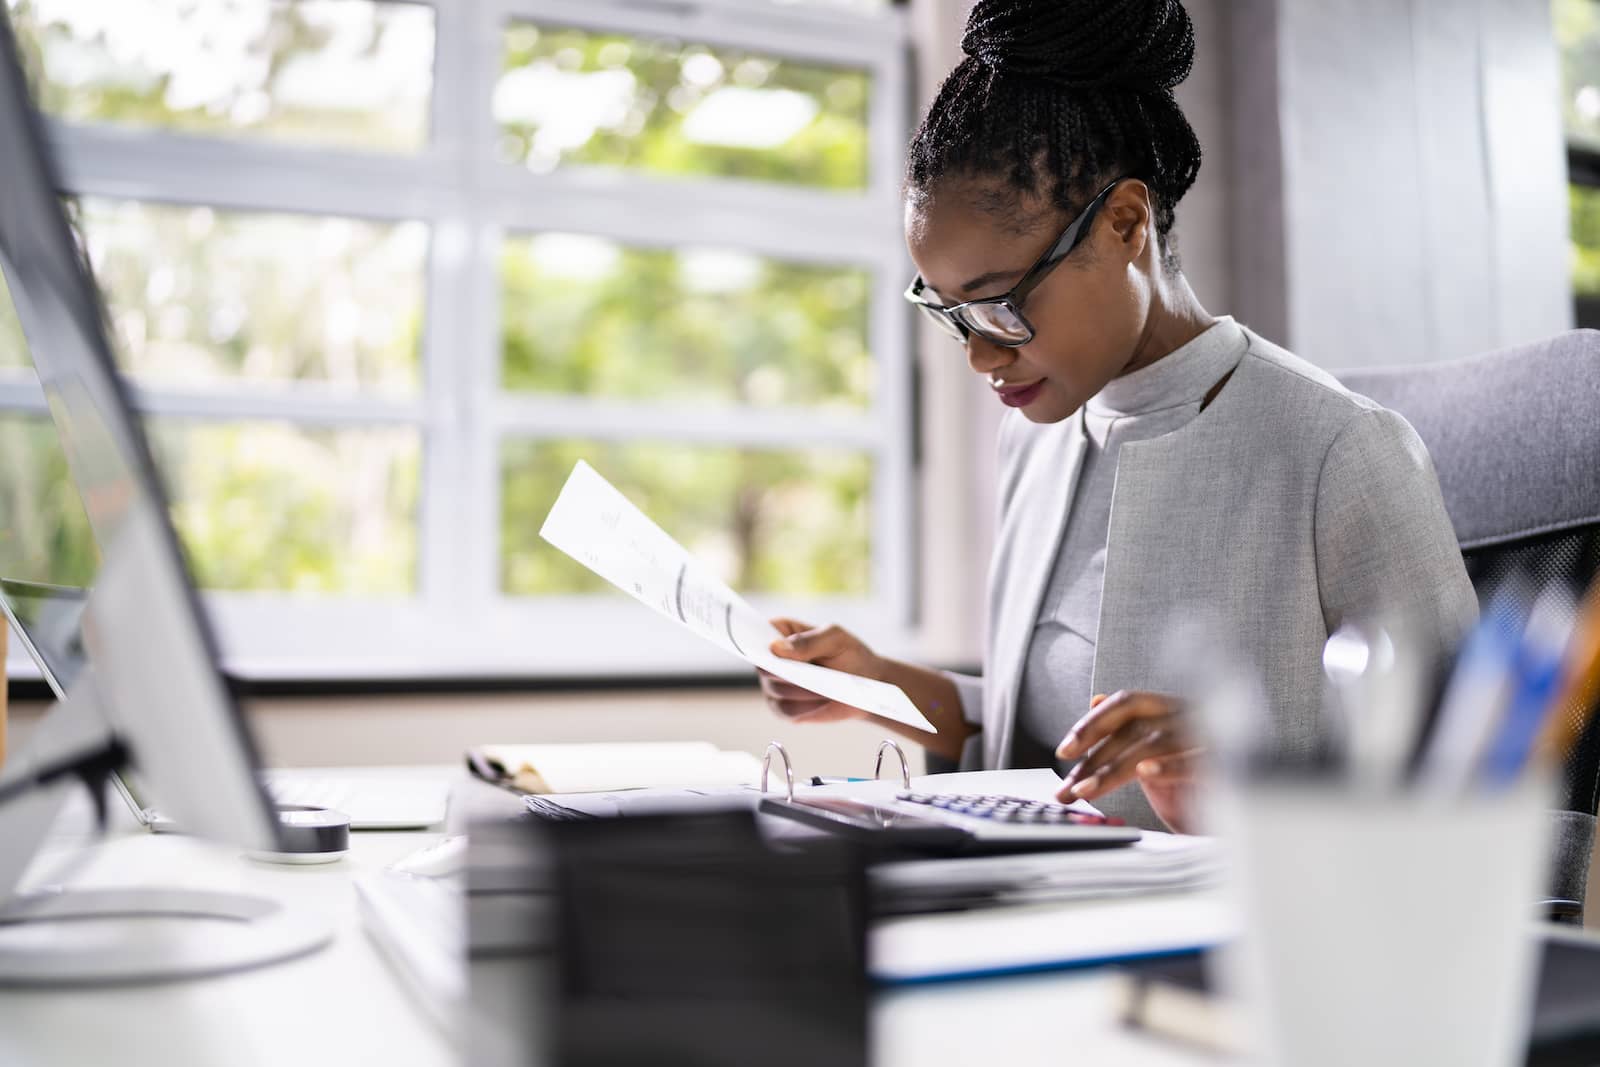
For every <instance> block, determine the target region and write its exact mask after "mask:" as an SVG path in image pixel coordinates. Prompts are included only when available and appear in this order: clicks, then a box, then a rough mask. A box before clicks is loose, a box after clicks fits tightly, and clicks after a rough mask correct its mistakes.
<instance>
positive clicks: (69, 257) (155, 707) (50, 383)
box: [0, 5, 278, 849]
mask: <svg viewBox="0 0 1600 1067" xmlns="http://www.w3.org/2000/svg"><path fill="white" fill-rule="evenodd" d="M0 175H3V178H0V278H3V281H4V285H5V290H6V293H7V294H8V295H7V300H6V304H7V309H6V314H7V316H8V318H7V319H4V320H0V338H4V340H0V344H5V345H8V346H10V347H9V350H8V351H9V353H10V354H9V357H7V356H6V355H5V354H3V353H0V359H5V358H9V364H10V365H7V364H6V363H0V411H6V412H8V415H7V417H8V418H11V419H13V420H14V421H16V422H18V423H19V424H20V425H22V426H24V427H25V429H24V430H23V431H20V432H22V433H24V434H29V435H34V440H35V442H36V444H37V448H36V449H35V450H34V453H33V456H34V458H31V459H29V458H25V459H24V460H23V463H24V464H27V466H26V467H24V466H23V465H21V464H19V465H17V466H16V467H15V468H13V467H12V466H9V465H8V464H7V462H6V460H4V459H0V478H4V479H5V480H6V481H7V483H8V484H6V485H5V487H4V488H3V489H0V500H4V501H5V502H6V503H7V508H6V512H5V515H6V516H7V518H6V519H4V520H3V521H4V523H5V525H6V527H7V529H8V530H9V531H11V534H10V537H9V540H8V542H7V543H8V544H9V546H10V550H11V551H12V552H13V553H14V554H15V556H16V558H17V559H19V560H22V561H24V563H25V564H26V565H27V566H28V567H31V568H32V570H31V572H30V573H22V574H4V572H3V571H0V577H6V578H10V579H14V580H27V579H29V578H32V579H33V580H34V581H36V582H38V583H40V584H59V585H67V586H78V587H81V588H87V589H88V590H89V594H88V597H87V600H86V603H85V604H84V607H83V611H82V614H81V626H80V628H79V629H80V632H81V634H82V641H83V649H84V650H85V651H86V652H87V662H88V667H89V669H87V670H84V671H82V672H80V674H79V684H85V681H84V680H85V679H89V680H90V681H92V684H93V686H94V696H95V701H94V703H95V705H96V706H97V707H98V708H99V709H100V712H101V714H103V715H104V717H105V718H106V719H107V721H108V724H109V726H110V727H111V729H112V730H113V731H114V732H115V733H116V734H117V735H118V736H120V737H121V738H122V740H123V742H124V744H125V745H127V747H128V748H129V750H130V751H131V752H132V753H133V759H134V761H135V763H136V764H137V766H138V768H139V770H140V772H141V777H142V779H143V780H144V781H145V783H146V784H147V785H148V786H149V788H150V791H151V793H152V794H153V799H154V800H155V801H156V802H157V803H159V804H160V806H161V807H162V808H163V810H164V811H165V812H166V813H167V814H169V815H171V816H172V817H173V818H175V819H176V820H177V821H178V822H179V823H180V824H182V825H183V826H184V827H185V828H186V829H187V830H189V831H190V832H192V833H195V834H198V835H201V836H207V837H215V838H220V839H224V840H230V841H234V842H237V843H240V844H244V845H246V846H248V847H252V848H264V849H271V848H274V847H275V846H276V844H277V842H278V834H277V830H276V819H275V817H274V816H273V814H272V810H271V807H270V805H269V803H268V801H267V798H266V794H265V793H264V791H263V790H262V788H261V786H260V783H259V782H258V781H257V780H256V776H255V769H256V767H257V765H258V761H257V758H256V750H255V745H254V743H253V740H252V738H251V736H250V732H249V730H248V728H247V726H246V723H245V721H244V719H243V717H242V716H241V715H240V713H239V710H238V708H237V707H236V706H235V704H234V702H233V699H232V696H231V694H230V693H229V691H228V688H227V686H226V684H225V683H224V680H223V678H222V675H221V672H220V671H219V669H218V666H217V664H218V656H217V650H216V643H215V641H214V639H213V637H212V634H211V631H210V629H209V627H208V624H207V620H206V618H205V615H204V613H203V611H202V609H201V605H200V601H199V598H198V596H197V595H196V593H195V590H194V586H193V583H192V581H191V579H190V576H189V571H188V567H187V565H186V563H185V561H184V558H183V554H182V552H181V550H180V548H179V545H178V540H177V535H176V534H175V533H174V531H173V529H172V524H171V521H170V519H169V517H168V507H167V501H166V496H165V493H164V491H163V489H162V486H161V483H160V481H159V479H158V478H157V476H156V471H155V463H154V460H153V459H152V456H151V452H150V447H149V443H148V442H147V440H146V439H145V436H144V433H143V430H142V428H141V425H140V422H139V420H138V417H137V416H136V415H135V413H134V410H133V406H132V404H131V402H130V399H129V393H128V390H127V388H126V386H125V384H124V383H123V381H122V380H121V378H120V377H119V376H118V374H117V371H116V368H115V364H114V362H113V360H112V355H111V348H110V344H109V341H108V339H107V331H106V329H105V317H104V314H103V311H102V309H101V305H100V298H99V294H98V292H97V291H96V289H95V287H94V283H93V281H92V279H91V277H90V274H89V270H88V267H87V265H86V264H85V263H84V262H83V258H82V256H81V254H80V252H79V249H78V245H77V242H76V241H75V240H74V238H73V235H72V231H71V229H70V227H69V225H68V222H67V218H66V214H65V212H64V211H63V209H62V205H61V201H60V199H59V190H60V189H61V188H62V185H61V183H60V182H59V181H58V180H57V177H56V170H55V165H54V161H53V160H52V159H51V158H50V156H49V155H48V153H47V149H46V139H45V137H44V133H43V120H42V118H41V117H40V116H39V114H38V112H37V111H36V110H35V108H34V106H33V104H32V102H31V99H30V97H29V93H28V87H27V83H26V79H25V76H24V73H23V69H22V65H21V63H20V61H19V59H18V53H17V47H16V42H15V39H14V38H13V36H12V32H11V27H10V23H9V20H8V19H7V17H6V14H5V8H4V6H3V5H0ZM19 350H20V352H21V358H18V357H17V355H16V353H17V352H18V351H19ZM30 366H31V370H30V369H29V367H30ZM41 415H47V416H48V420H49V421H48V423H41V422H40V421H39V418H38V416H41ZM41 426H48V427H50V428H53V430H54V441H55V442H56V443H57V444H58V445H59V448H60V456H61V457H64V465H65V470H66V473H67V474H68V476H69V477H70V481H71V484H72V486H73V487H74V488H75V490H76V497H77V500H78V502H79V505H80V507H81V514H82V516H83V517H84V518H86V519H87V528H88V531H89V533H90V534H91V535H92V544H93V547H94V551H93V552H92V553H90V552H87V551H86V550H85V546H84V545H83V544H82V543H81V542H78V541H74V540H73V536H76V535H72V536H65V537H63V536H56V534H58V533H59V532H60V530H59V528H55V527H52V525H51V524H52V522H56V521H57V519H56V518H55V516H56V515H57V513H60V514H62V515H65V514H66V513H67V512H69V511H70V509H62V508H61V507H60V506H59V505H60V496H59V494H60V486H59V482H60V480H59V478H57V479H54V480H52V479H51V478H50V477H48V476H45V477H40V478H32V477H31V476H30V474H29V472H30V471H31V470H34V469H36V468H38V467H39V466H40V465H41V464H42V465H43V467H44V469H46V470H49V469H50V468H51V467H52V464H57V463H58V461H56V460H51V459H48V458H40V457H45V456H47V454H48V453H49V440H48V439H49V436H50V435H49V434H48V433H47V432H45V431H43V430H41V429H40V427H41ZM25 451H26V450H25ZM19 472H21V473H20V474H19ZM74 514H75V513H74ZM72 521H73V520H72V519H71V518H70V517H69V518H63V519H60V520H59V522H65V523H66V525H67V527H70V526H71V523H72ZM59 522H58V523H57V526H58V527H59ZM29 561H31V562H29ZM85 571H92V573H90V574H86V573H84V572H85ZM67 578H70V579H71V580H64V579H67ZM52 579H53V580H54V581H52Z"/></svg>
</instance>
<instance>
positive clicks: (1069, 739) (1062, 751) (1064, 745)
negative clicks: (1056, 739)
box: [1056, 734, 1078, 759]
mask: <svg viewBox="0 0 1600 1067" xmlns="http://www.w3.org/2000/svg"><path fill="white" fill-rule="evenodd" d="M1077 747H1078V735H1077V734H1068V735H1067V736H1066V737H1064V738H1062V739H1061V744H1060V745H1058V746H1057V747H1056V755H1058V756H1060V757H1061V758H1062V759H1068V758H1070V757H1071V756H1072V754H1073V752H1074V751H1075V750H1076V749H1077Z"/></svg>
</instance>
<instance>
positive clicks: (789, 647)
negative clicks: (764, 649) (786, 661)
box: [772, 637, 794, 652]
mask: <svg viewBox="0 0 1600 1067" xmlns="http://www.w3.org/2000/svg"><path fill="white" fill-rule="evenodd" d="M772 650H773V651H774V652H793V651H794V642H793V641H791V640H789V639H788V638H787V637H780V638H778V639H777V640H776V641H774V642H772Z"/></svg>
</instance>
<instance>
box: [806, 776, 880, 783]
mask: <svg viewBox="0 0 1600 1067" xmlns="http://www.w3.org/2000/svg"><path fill="white" fill-rule="evenodd" d="M870 781H872V779H871V778H839V777H837V776H835V775H829V774H813V775H812V776H811V784H812V785H844V784H845V783H847V782H870Z"/></svg>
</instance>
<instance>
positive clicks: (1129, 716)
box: [1056, 690, 1178, 759]
mask: <svg viewBox="0 0 1600 1067" xmlns="http://www.w3.org/2000/svg"><path fill="white" fill-rule="evenodd" d="M1177 710H1178V702H1177V701H1175V700H1173V699H1172V698H1171V697H1169V696H1163V695H1161V694H1160V693H1133V692H1128V691H1126V690H1123V691H1121V692H1117V693H1113V694H1111V695H1110V696H1108V697H1106V698H1105V699H1104V700H1102V701H1100V702H1099V703H1098V704H1094V705H1093V707H1092V708H1091V709H1090V711H1089V714H1087V715H1085V716H1084V717H1083V718H1082V719H1080V720H1079V721H1078V725H1076V726H1074V727H1073V728H1072V729H1071V730H1069V731H1067V736H1066V737H1064V738H1062V741H1061V745H1060V746H1059V747H1058V748H1057V749H1056V755H1057V756H1059V757H1061V758H1062V759H1076V758H1078V757H1079V756H1082V755H1083V754H1084V753H1086V752H1088V751H1089V750H1090V749H1091V748H1093V747H1094V746H1095V745H1097V744H1099V743H1100V742H1101V741H1103V740H1105V739H1106V738H1108V737H1110V736H1111V735H1112V734H1114V733H1116V732H1117V731H1118V730H1121V729H1122V728H1123V727H1124V726H1126V725H1127V724H1128V723H1129V722H1133V721H1137V720H1139V719H1159V718H1163V717H1165V716H1168V715H1172V714H1173V713H1174V712H1176V711H1177Z"/></svg>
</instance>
